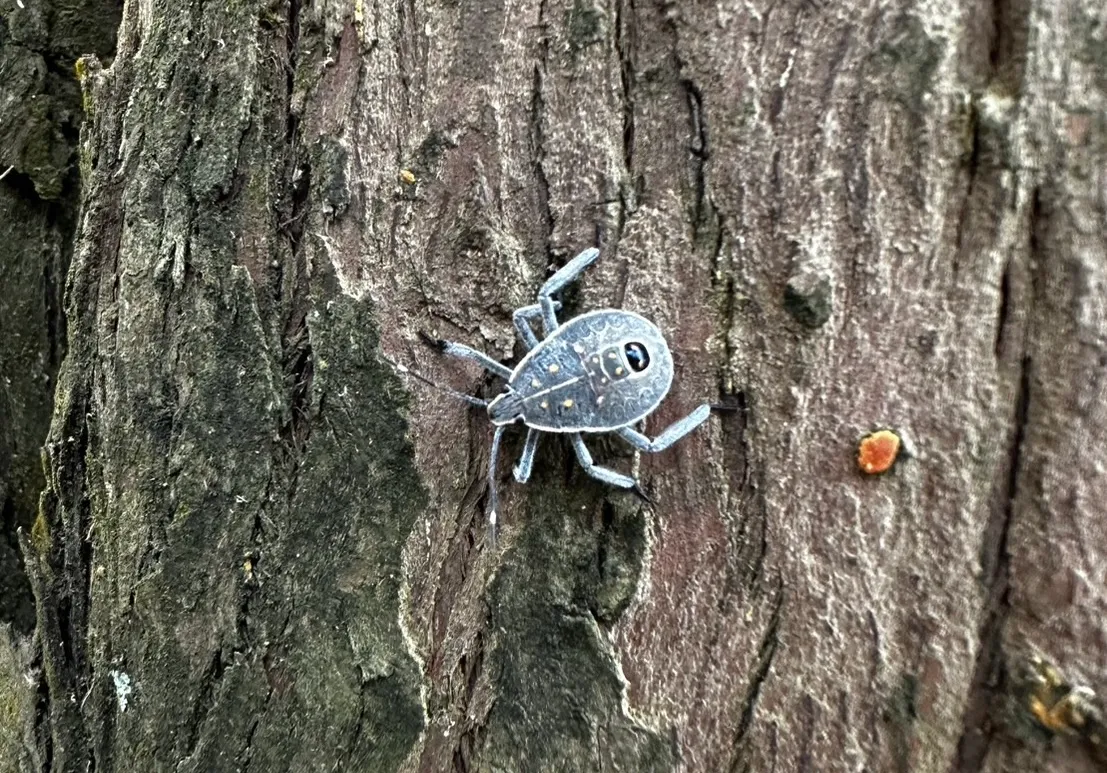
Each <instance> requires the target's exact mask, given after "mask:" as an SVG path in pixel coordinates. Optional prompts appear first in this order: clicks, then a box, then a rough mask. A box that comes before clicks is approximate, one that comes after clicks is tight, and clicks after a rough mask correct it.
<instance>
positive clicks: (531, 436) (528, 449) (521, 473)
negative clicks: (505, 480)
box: [515, 429, 538, 483]
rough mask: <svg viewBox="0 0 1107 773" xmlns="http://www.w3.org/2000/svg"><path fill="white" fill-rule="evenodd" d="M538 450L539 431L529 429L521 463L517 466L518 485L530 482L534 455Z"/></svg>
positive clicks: (520, 458) (516, 478)
mask: <svg viewBox="0 0 1107 773" xmlns="http://www.w3.org/2000/svg"><path fill="white" fill-rule="evenodd" d="M537 450H538V430H536V429H528V430H527V440H526V442H525V443H524V444H523V453H522V455H521V456H520V457H519V463H518V464H516V465H515V480H516V482H518V483H526V482H527V481H528V480H530V472H531V470H533V469H534V453H535V451H537Z"/></svg>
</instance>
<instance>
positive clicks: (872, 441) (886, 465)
mask: <svg viewBox="0 0 1107 773" xmlns="http://www.w3.org/2000/svg"><path fill="white" fill-rule="evenodd" d="M901 446H902V443H901V441H900V439H899V435H897V434H896V433H895V432H892V431H891V430H890V429H882V430H877V431H876V432H873V433H870V434H868V435H865V437H863V438H861V443H860V444H859V445H858V447H857V466H858V467H860V468H861V472H863V473H866V474H867V475H879V474H880V473H882V472H887V471H888V470H889V469H891V467H892V465H893V464H895V462H896V457H898V456H899V451H900V448H901Z"/></svg>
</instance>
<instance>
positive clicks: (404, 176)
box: [400, 169, 415, 185]
mask: <svg viewBox="0 0 1107 773" xmlns="http://www.w3.org/2000/svg"><path fill="white" fill-rule="evenodd" d="M400 179H401V180H403V181H404V182H405V183H407V184H408V185H411V184H412V183H414V182H415V173H414V172H412V171H411V170H410V169H401V170H400Z"/></svg>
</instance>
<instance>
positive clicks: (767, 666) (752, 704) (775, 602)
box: [728, 581, 784, 773]
mask: <svg viewBox="0 0 1107 773" xmlns="http://www.w3.org/2000/svg"><path fill="white" fill-rule="evenodd" d="M783 609H784V589H783V587H782V585H781V584H780V583H779V581H778V582H777V585H776V587H775V588H774V589H773V599H772V601H771V606H770V608H769V610H770V611H769V620H768V624H767V625H766V626H765V632H764V633H763V634H762V636H761V643H760V645H759V646H758V650H757V660H756V661H755V662H754V666H753V669H752V671H751V672H750V677H749V679H750V681H749V686H748V687H747V688H746V694H745V696H744V697H743V698H742V704H741V711H740V713H739V718H738V727H737V728H736V729H735V732H734V743H733V749H734V751H733V752H732V757H731V763H730V766H729V768H728V770H729V771H730V773H751V768H750V762H749V760H748V749H747V740H748V738H749V733H750V729H751V728H752V727H753V722H754V714H755V713H756V711H757V700H758V698H759V697H760V695H761V690H762V688H763V687H764V686H765V682H766V680H768V678H769V671H770V670H771V669H772V665H773V658H774V657H775V656H776V650H777V646H778V645H779V644H780V622H781V616H782V613H783Z"/></svg>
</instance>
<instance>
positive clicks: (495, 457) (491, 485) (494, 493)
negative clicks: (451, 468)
mask: <svg viewBox="0 0 1107 773" xmlns="http://www.w3.org/2000/svg"><path fill="white" fill-rule="evenodd" d="M505 429H507V427H506V426H500V427H496V431H495V432H494V433H493V435H492V451H491V453H490V454H489V455H488V456H489V458H488V501H489V505H490V507H489V512H488V540H489V544H490V545H491V546H492V548H493V549H494V548H495V547H496V512H497V510H498V509H499V506H500V495H499V492H498V490H497V488H496V464H497V462H498V461H499V458H500V441H501V440H502V439H503V436H504V430H505Z"/></svg>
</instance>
